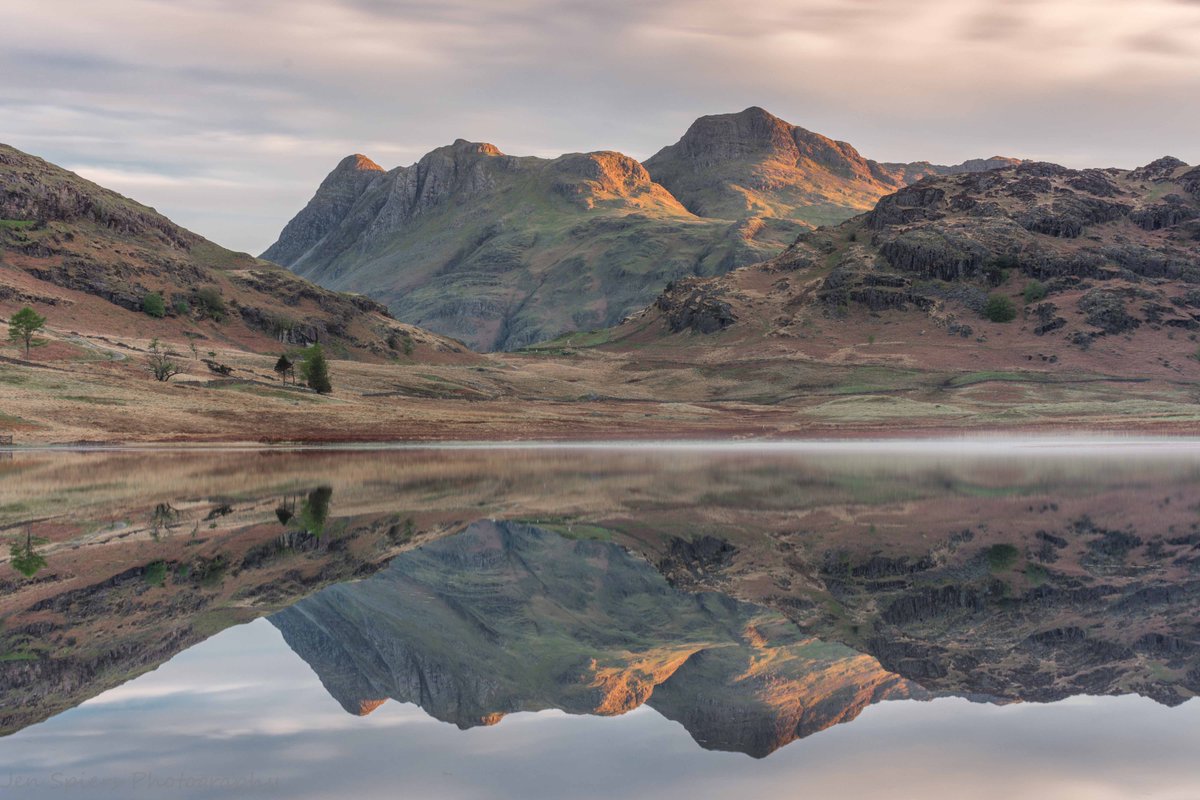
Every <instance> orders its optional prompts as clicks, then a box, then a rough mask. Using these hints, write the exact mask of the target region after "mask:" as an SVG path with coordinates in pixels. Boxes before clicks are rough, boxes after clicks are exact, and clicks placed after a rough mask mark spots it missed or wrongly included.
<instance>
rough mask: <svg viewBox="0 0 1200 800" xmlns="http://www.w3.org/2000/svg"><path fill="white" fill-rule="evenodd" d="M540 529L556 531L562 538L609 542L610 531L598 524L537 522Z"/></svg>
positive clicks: (610, 537)
mask: <svg viewBox="0 0 1200 800" xmlns="http://www.w3.org/2000/svg"><path fill="white" fill-rule="evenodd" d="M530 524H535V523H530ZM537 527H538V528H541V529H542V530H546V531H551V532H553V533H557V534H558V535H559V536H561V537H563V538H564V539H574V540H580V539H590V540H592V541H597V542H611V541H612V531H610V530H609V529H608V528H602V527H600V526H599V525H586V524H578V523H576V524H572V523H552V524H545V523H542V524H537Z"/></svg>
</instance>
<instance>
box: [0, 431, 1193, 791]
mask: <svg viewBox="0 0 1200 800" xmlns="http://www.w3.org/2000/svg"><path fill="white" fill-rule="evenodd" d="M1197 478H1200V451H1198V450H1195V449H1192V448H1189V447H1179V446H1176V447H1156V446H1152V445H1147V446H1140V447H1133V446H1126V447H1117V448H1115V449H1114V451H1113V452H1111V453H1109V452H1106V451H1105V450H1104V449H1101V448H1091V449H1089V448H1083V449H1071V448H1046V449H1037V450H1035V449H1029V450H1021V449H1019V448H1016V449H1013V448H1009V449H1006V450H1004V451H1002V452H999V453H987V452H981V451H977V452H975V453H974V454H973V455H969V456H961V455H956V454H954V452H953V451H952V450H950V449H947V450H944V451H939V450H937V449H934V448H928V447H925V448H915V449H914V450H913V451H912V452H907V453H906V452H901V451H897V450H895V449H888V450H885V451H881V452H879V453H871V452H870V451H869V450H865V449H862V448H853V449H843V450H839V449H838V448H836V447H831V448H829V449H828V450H827V451H812V452H809V451H796V452H789V451H786V450H773V451H758V450H755V449H753V448H747V449H746V450H744V451H739V450H732V449H721V450H712V451H706V450H703V449H699V448H687V449H681V450H672V449H670V448H663V449H661V450H639V451H621V450H616V449H613V450H579V451H572V450H568V449H552V450H546V451H536V450H519V451H505V450H499V449H483V450H444V451H379V452H372V451H365V452H336V451H311V452H282V451H270V452H253V451H243V452H234V451H230V452H208V453H184V454H180V453H137V454H135V453H119V452H118V453H55V454H38V453H19V454H17V455H16V456H15V457H14V458H13V459H11V460H7V461H3V462H0V480H3V491H4V497H3V502H0V531H2V532H3V533H4V534H5V536H6V537H7V538H6V541H5V542H4V543H3V544H4V547H3V548H0V561H3V562H6V563H0V619H3V623H4V624H3V628H2V629H0V731H3V732H4V733H7V734H13V733H16V732H18V731H23V730H24V729H28V731H26V733H27V734H29V735H37V731H39V730H41V727H40V726H39V727H33V728H31V727H30V726H33V725H34V724H35V723H38V722H41V721H43V720H46V719H48V718H50V717H53V716H55V715H58V714H60V713H61V712H63V711H67V710H69V709H72V708H73V707H75V706H77V705H79V704H80V703H83V702H84V701H86V700H88V699H89V698H93V697H96V696H97V695H103V694H104V693H105V692H109V691H110V690H113V689H114V688H115V687H121V686H122V685H123V684H126V683H127V682H129V681H131V680H132V681H133V682H132V683H128V685H127V686H125V687H123V688H122V689H118V690H117V691H116V692H114V693H113V696H114V697H115V696H119V693H120V692H122V691H129V690H132V689H133V688H134V687H136V686H137V685H138V684H139V682H140V681H144V680H150V679H151V677H152V676H147V677H146V678H142V679H138V678H137V676H138V675H141V674H142V673H145V672H147V671H150V670H153V669H155V668H156V667H158V666H159V665H160V664H162V663H164V662H166V661H168V660H170V659H172V658H173V657H174V656H176V655H177V654H179V653H181V652H182V651H186V650H189V648H194V647H196V646H197V645H198V644H199V643H201V642H204V641H205V640H206V639H208V638H210V637H213V636H214V635H215V634H217V633H219V632H220V631H222V630H225V629H227V628H229V627H230V626H234V625H237V624H239V623H244V622H248V621H251V620H254V619H256V618H259V617H267V618H268V619H269V621H270V623H271V624H272V625H274V626H275V627H276V628H277V629H278V630H279V632H280V633H281V634H282V636H283V639H284V641H286V643H287V646H288V647H289V648H290V649H291V650H292V651H294V652H295V654H296V655H298V656H299V657H300V658H301V659H303V660H304V662H306V663H307V664H308V665H309V666H310V667H311V668H312V670H313V671H314V672H315V673H316V675H317V677H318V678H319V679H320V682H321V684H322V685H323V686H324V688H325V690H326V691H327V692H328V694H329V695H330V696H332V697H333V698H334V699H335V700H336V701H337V703H338V704H340V705H341V707H342V708H344V709H345V710H346V711H349V712H351V713H352V714H356V715H366V714H371V718H375V717H377V716H378V715H379V713H381V712H378V711H376V709H377V708H379V706H380V705H381V704H384V703H385V702H386V701H388V700H394V701H396V702H397V703H411V704H415V705H417V706H419V707H420V708H421V709H423V711H424V713H426V714H428V715H430V716H431V717H433V718H435V719H437V720H441V721H444V722H450V723H453V724H454V725H457V726H458V727H459V728H464V729H466V728H473V727H476V726H484V725H494V724H495V723H497V722H500V721H501V720H502V718H503V717H504V716H505V715H510V714H514V713H518V712H538V711H543V710H547V709H558V710H561V711H565V712H567V713H569V714H586V715H597V716H614V715H624V714H626V712H629V711H631V710H633V709H636V708H638V707H641V706H646V707H648V708H651V709H653V710H654V711H655V712H657V714H659V715H661V716H662V717H665V718H666V719H669V720H673V721H675V722H677V723H679V724H680V725H682V726H683V728H684V729H686V731H687V732H688V733H689V734H690V735H691V737H692V738H693V739H694V740H695V741H696V742H697V743H699V744H700V745H701V746H702V747H703V748H705V749H706V750H729V751H737V752H740V753H746V754H749V755H752V756H754V757H756V758H761V757H765V756H768V755H769V754H771V753H773V752H775V751H777V750H778V749H779V748H781V747H783V746H784V745H787V744H788V743H789V742H792V741H794V740H796V739H799V738H804V737H808V736H811V735H813V734H816V733H818V732H820V731H824V730H826V729H828V728H830V727H831V726H834V725H836V724H837V723H843V722H850V721H852V720H855V718H856V717H858V716H859V714H860V713H862V712H863V711H864V709H867V708H868V707H870V706H872V705H873V704H876V703H879V702H880V701H895V700H914V699H915V700H922V701H929V700H933V699H934V698H941V697H945V698H961V699H966V700H969V701H972V702H974V703H977V704H982V705H981V706H979V707H981V708H983V707H991V708H995V707H997V706H1011V704H1013V703H1021V702H1030V701H1032V702H1037V703H1049V702H1055V701H1061V700H1064V699H1067V698H1071V697H1075V696H1084V695H1086V696H1097V695H1111V696H1131V697H1136V696H1140V697H1142V698H1147V700H1143V701H1142V702H1150V701H1152V702H1153V703H1157V704H1161V705H1164V706H1178V705H1180V704H1183V703H1185V702H1186V701H1187V700H1189V699H1190V698H1191V697H1193V696H1194V695H1195V694H1196V693H1197V692H1200V615H1198V611H1200V591H1198V587H1200V510H1198V509H1200V483H1198V482H1197ZM5 554H7V557H6V555H5ZM254 630H262V629H261V628H260V627H255V628H254ZM255 679H256V680H263V681H269V680H270V678H269V676H257V677H256V678H255ZM105 696H106V697H107V696H108V695H105ZM98 700H103V698H98ZM939 702H940V701H939ZM884 705H887V706H893V705H895V704H894V703H890V702H889V703H885V704H884ZM920 705H921V706H929V707H930V708H932V707H933V706H934V705H938V703H936V702H935V703H922V704H920ZM1189 705H1190V704H1189ZM938 707H939V708H941V707H942V706H940V705H938ZM965 707H966V708H970V707H971V706H969V705H968V706H965ZM89 708H93V704H90V703H89V704H88V705H87V706H85V707H84V708H82V709H80V710H79V711H78V712H71V713H68V714H63V715H62V716H60V717H59V718H58V719H56V720H54V725H56V726H58V727H59V728H63V727H64V726H66V727H68V728H69V726H70V725H71V724H81V723H74V722H73V721H74V720H82V719H83V717H84V716H86V715H85V714H84V712H86V711H87V710H88V709H89ZM1047 708H1048V709H1049V708H1054V706H1050V707H1047ZM1063 708H1067V706H1063ZM372 712H374V713H372ZM91 713H96V712H94V711H93V712H91ZM930 713H931V714H932V713H933V712H930ZM961 713H963V714H965V712H961ZM81 715H83V716H81ZM1193 716H1194V715H1192V716H1187V717H1177V718H1176V719H1179V720H1184V721H1185V722H1186V724H1191V725H1194V720H1193ZM347 720H348V721H349V722H353V721H354V720H353V718H351V717H347ZM359 724H362V725H366V724H368V723H367V721H366V720H364V721H362V722H361V723H359ZM1113 724H1114V725H1116V726H1119V725H1121V721H1120V720H1114V721H1113ZM506 725H507V723H503V724H501V725H500V726H499V727H500V728H501V729H504V728H506ZM855 727H856V726H855V725H848V726H840V727H839V730H849V731H853V729H855ZM1197 732H1198V731H1197V730H1196V729H1195V728H1194V727H1192V728H1187V727H1186V725H1185V728H1184V729H1182V730H1181V731H1180V732H1179V734H1180V735H1181V736H1184V737H1185V738H1186V737H1187V736H1189V735H1190V736H1194V735H1195V734H1196V733H1197ZM25 735H26V734H25V733H22V734H20V735H18V736H14V737H12V738H10V739H7V740H3V741H0V763H7V759H6V758H5V757H4V751H5V747H6V743H7V744H9V745H11V746H12V747H14V748H15V747H18V746H19V742H21V741H25V739H24V738H23V737H25ZM514 735H515V734H514ZM825 735H828V734H822V736H825ZM849 735H851V736H853V733H851V734H849ZM816 738H822V737H816ZM805 746H807V745H793V746H792V748H803V747H805ZM792 748H787V750H789V751H790V750H791V749H792ZM772 758H774V757H772ZM768 760H771V759H768ZM1063 796H1067V795H1063Z"/></svg>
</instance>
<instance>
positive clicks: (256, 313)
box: [0, 145, 465, 361]
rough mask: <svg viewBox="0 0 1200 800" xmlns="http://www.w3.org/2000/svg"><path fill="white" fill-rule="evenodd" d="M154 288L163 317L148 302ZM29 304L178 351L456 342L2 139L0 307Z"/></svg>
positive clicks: (371, 348)
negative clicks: (232, 246) (191, 346)
mask: <svg viewBox="0 0 1200 800" xmlns="http://www.w3.org/2000/svg"><path fill="white" fill-rule="evenodd" d="M150 293H158V294H159V295H160V296H161V297H162V298H163V300H164V304H165V307H166V315H165V316H164V317H162V318H161V319H155V318H153V317H151V316H149V315H147V314H145V313H144V312H143V311H142V304H143V301H144V299H145V297H146V296H147V295H148V294H150ZM23 305H30V306H32V307H33V308H34V309H35V310H37V311H39V312H40V313H42V314H43V315H45V316H47V317H48V318H50V319H51V320H52V322H51V324H52V325H55V326H56V327H58V328H59V329H60V330H61V329H68V330H74V331H79V332H94V333H95V332H98V333H103V334H108V335H116V336H125V337H130V336H133V337H138V338H142V339H149V338H152V337H159V338H161V339H163V340H164V341H169V342H171V343H172V344H174V345H176V346H177V347H178V348H180V349H188V348H187V346H186V344H185V342H187V341H191V342H194V343H195V344H196V347H197V349H198V351H200V352H207V351H209V350H223V349H226V348H230V347H232V348H237V349H242V350H252V351H258V352H268V351H276V352H279V351H282V349H284V348H285V347H288V346H300V345H307V344H310V343H312V342H318V341H319V342H320V343H322V344H323V345H326V346H329V347H330V348H332V349H333V350H334V352H336V353H338V354H341V355H342V356H344V357H346V358H355V359H364V360H369V361H379V360H384V359H387V358H392V357H402V356H404V355H413V353H414V351H415V353H416V354H417V355H418V357H419V356H421V355H424V354H426V353H431V352H436V353H438V354H445V357H450V356H452V355H453V354H459V353H465V348H464V347H462V346H461V345H460V344H458V343H456V342H452V341H449V340H446V339H443V338H442V337H437V336H433V335H430V334H427V333H425V332H423V331H420V330H417V329H415V328H413V327H412V326H409V325H402V324H400V323H398V322H396V321H395V320H393V319H391V318H390V315H389V314H388V313H387V310H386V309H385V308H384V307H383V306H381V305H380V304H378V303H376V302H374V301H372V300H369V299H367V298H365V297H359V296H354V295H347V294H339V293H336V292H331V291H329V290H326V289H322V288H320V287H317V286H314V285H312V284H310V283H308V282H307V281H304V280H301V279H299V278H297V277H296V276H295V275H293V274H292V273H290V272H288V271H287V270H284V269H281V268H279V267H278V266H276V265H274V264H271V263H269V262H265V261H260V260H259V259H256V258H254V257H252V256H249V255H247V254H245V253H234V252H231V251H229V250H226V249H224V248H222V247H220V246H218V245H216V244H213V243H212V242H210V241H208V240H206V239H204V238H203V237H201V236H198V235H196V234H194V233H192V232H191V231H188V230H185V229H183V228H181V227H179V226H178V225H175V224H174V223H173V222H171V221H170V220H169V219H167V218H166V217H164V216H162V215H161V214H158V213H157V212H155V211H154V209H152V208H148V207H146V206H143V205H141V204H139V203H137V202H134V201H133V200H130V199H128V198H126V197H122V196H121V195H119V194H116V193H115V192H112V191H109V190H107V189H104V188H102V187H100V186H97V185H96V184H94V183H91V182H90V181H87V180H84V179H82V178H80V177H79V176H78V175H75V174H74V173H71V172H68V171H66V170H64V169H61V168H59V167H56V166H54V165H53V164H50V163H48V162H46V161H43V160H42V159H40V158H36V157H34V156H31V155H28V154H25V153H22V152H20V151H19V150H16V149H14V148H11V147H8V146H6V145H0V316H3V317H7V316H8V315H9V314H10V313H11V312H12V311H14V310H16V309H19V308H20V307H21V306H23Z"/></svg>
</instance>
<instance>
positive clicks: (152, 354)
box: [146, 339, 183, 382]
mask: <svg viewBox="0 0 1200 800" xmlns="http://www.w3.org/2000/svg"><path fill="white" fill-rule="evenodd" d="M174 356H175V354H174V353H172V352H170V351H168V350H166V349H165V348H164V347H163V346H162V345H160V344H159V343H158V339H155V340H154V341H152V342H150V351H149V353H148V354H147V356H146V369H147V370H149V371H150V374H151V375H153V376H154V379H155V380H156V381H164V382H165V381H169V380H171V378H174V377H175V376H176V375H178V374H179V373H181V372H183V367H182V366H181V365H180V364H178V363H177V362H176V361H175V360H174Z"/></svg>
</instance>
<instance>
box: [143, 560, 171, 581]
mask: <svg viewBox="0 0 1200 800" xmlns="http://www.w3.org/2000/svg"><path fill="white" fill-rule="evenodd" d="M142 578H143V579H144V580H145V581H146V583H148V584H150V585H151V586H162V585H163V584H164V583H166V581H167V565H166V562H163V561H155V562H153V563H150V564H147V565H146V569H145V572H143V573H142Z"/></svg>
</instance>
